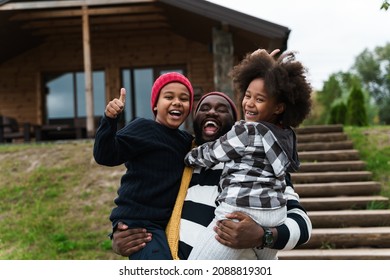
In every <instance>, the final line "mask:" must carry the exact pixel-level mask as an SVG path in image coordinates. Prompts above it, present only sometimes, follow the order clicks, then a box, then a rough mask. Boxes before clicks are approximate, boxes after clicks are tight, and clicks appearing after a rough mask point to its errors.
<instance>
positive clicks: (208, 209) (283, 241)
mask: <svg viewBox="0 0 390 280" xmlns="http://www.w3.org/2000/svg"><path fill="white" fill-rule="evenodd" d="M236 120H237V111H236V107H235V105H234V103H233V102H232V100H231V99H230V98H229V97H228V96H226V95H225V94H223V93H220V92H211V93H208V94H206V95H204V96H203V97H202V98H201V99H200V100H199V102H198V104H197V107H196V109H195V111H194V133H195V143H196V144H197V145H200V144H202V143H204V142H207V141H212V140H215V139H217V138H219V137H220V136H222V135H224V134H225V133H226V132H227V131H228V130H230V128H231V127H232V125H233V124H234V122H235V121H236ZM222 167H223V165H222V164H220V165H216V166H214V167H213V168H211V169H207V170H206V169H203V168H196V169H194V171H193V175H192V178H191V182H190V183H189V187H188V190H187V192H186V197H185V200H184V204H183V207H182V211H181V219H180V234H179V238H180V240H179V243H178V252H177V255H178V257H179V258H180V259H187V258H188V256H189V253H190V252H191V249H192V246H193V245H194V244H195V242H194V240H196V237H197V235H198V234H199V233H200V232H201V231H202V230H203V229H204V228H205V227H207V225H208V224H209V223H210V222H211V220H212V219H213V218H214V209H215V207H216V205H215V198H216V197H217V195H218V192H219V190H218V183H219V179H220V175H221V172H222ZM287 185H288V187H287V188H286V191H285V196H286V199H287V211H288V212H287V219H286V221H285V223H284V224H283V225H280V226H278V227H275V228H271V229H270V231H268V232H266V233H265V232H264V230H263V228H262V227H261V226H259V225H258V224H256V223H255V222H254V221H253V220H252V219H251V218H250V217H249V216H247V215H245V214H243V213H239V212H237V213H232V214H231V215H228V216H227V218H228V219H229V220H223V221H221V222H219V223H218V224H217V227H216V228H215V232H216V239H217V240H218V241H219V242H220V243H222V244H224V245H226V246H229V247H232V248H237V249H248V250H245V253H244V254H243V255H242V256H241V258H242V259H256V258H257V256H256V255H255V252H254V250H252V249H251V248H264V251H265V252H266V254H267V255H268V258H269V259H275V258H277V257H276V253H277V250H291V249H293V248H295V247H296V246H298V245H300V244H303V243H306V242H307V241H308V240H309V238H310V235H311V230H312V225H311V222H310V219H309V218H308V216H307V214H306V211H305V210H304V208H303V207H302V206H301V205H300V204H299V197H298V195H297V194H296V193H295V191H294V189H293V188H292V187H290V186H291V182H287ZM171 219H172V218H171ZM232 220H234V221H232ZM169 235H170V233H168V239H169ZM152 238H153V236H152V235H151V234H150V233H148V232H146V230H145V229H127V226H126V225H124V224H122V223H121V224H119V225H118V227H117V228H116V229H115V230H114V233H113V242H112V247H113V250H114V251H115V252H116V253H117V254H120V255H122V256H129V255H131V254H133V253H135V252H137V251H139V250H140V249H142V248H143V247H145V246H147V242H149V241H150V240H151V239H152ZM171 251H172V248H171ZM172 254H173V255H174V254H176V252H175V250H173V251H172ZM174 258H175V257H174Z"/></svg>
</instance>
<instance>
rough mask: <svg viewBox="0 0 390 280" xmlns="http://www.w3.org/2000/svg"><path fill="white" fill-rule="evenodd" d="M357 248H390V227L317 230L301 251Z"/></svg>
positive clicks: (302, 246) (314, 230)
mask: <svg viewBox="0 0 390 280" xmlns="http://www.w3.org/2000/svg"><path fill="white" fill-rule="evenodd" d="M357 247H375V248H390V227H367V228H361V227H350V228H315V229H313V231H312V235H311V238H310V240H309V242H308V243H307V244H303V245H301V246H300V247H299V249H315V248H333V249H335V248H338V249H339V248H357Z"/></svg>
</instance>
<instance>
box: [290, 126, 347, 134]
mask: <svg viewBox="0 0 390 280" xmlns="http://www.w3.org/2000/svg"><path fill="white" fill-rule="evenodd" d="M343 131H344V128H343V125H340V124H330V125H308V126H302V127H299V128H297V129H296V130H295V132H296V134H311V133H335V132H343Z"/></svg>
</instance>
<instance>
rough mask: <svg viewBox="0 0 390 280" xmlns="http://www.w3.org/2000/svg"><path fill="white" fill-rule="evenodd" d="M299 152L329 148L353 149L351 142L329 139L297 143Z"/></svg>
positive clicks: (327, 149)
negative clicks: (327, 140)
mask: <svg viewBox="0 0 390 280" xmlns="http://www.w3.org/2000/svg"><path fill="white" fill-rule="evenodd" d="M297 149H298V151H299V152H303V151H329V150H350V149H353V142H352V141H350V140H346V141H335V142H333V141H329V142H310V143H299V142H298V144H297Z"/></svg>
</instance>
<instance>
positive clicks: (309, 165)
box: [299, 160, 366, 173]
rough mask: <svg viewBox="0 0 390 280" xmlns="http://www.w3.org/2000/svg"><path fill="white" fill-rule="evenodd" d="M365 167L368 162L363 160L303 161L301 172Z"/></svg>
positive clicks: (362, 168)
mask: <svg viewBox="0 0 390 280" xmlns="http://www.w3.org/2000/svg"><path fill="white" fill-rule="evenodd" d="M365 168H366V163H365V162H364V161H361V160H350V161H336V162H335V161H323V162H303V163H301V166H300V167H299V173H302V172H321V171H360V170H364V169H365Z"/></svg>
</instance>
